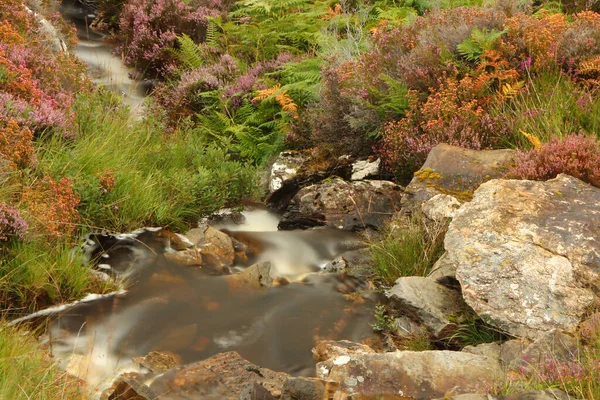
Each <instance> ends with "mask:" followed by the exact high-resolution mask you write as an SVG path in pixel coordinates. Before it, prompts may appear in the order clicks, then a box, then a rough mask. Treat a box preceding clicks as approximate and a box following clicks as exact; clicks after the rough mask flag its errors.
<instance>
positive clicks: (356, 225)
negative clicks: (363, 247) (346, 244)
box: [279, 178, 402, 231]
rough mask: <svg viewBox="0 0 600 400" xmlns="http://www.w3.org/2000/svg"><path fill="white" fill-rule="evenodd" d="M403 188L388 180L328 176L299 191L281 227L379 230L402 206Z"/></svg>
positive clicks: (288, 208) (280, 224)
mask: <svg viewBox="0 0 600 400" xmlns="http://www.w3.org/2000/svg"><path fill="white" fill-rule="evenodd" d="M401 194H402V187H400V186H398V185H396V184H394V183H392V182H388V181H357V182H347V181H345V180H343V179H340V178H331V179H327V180H325V181H323V182H321V183H318V184H315V185H311V186H308V187H306V188H303V189H301V190H300V191H298V193H297V194H296V196H294V198H293V199H292V201H291V202H290V204H289V205H288V207H287V209H286V213H285V214H284V216H283V218H282V219H281V222H280V223H279V229H283V230H286V229H297V228H298V225H299V223H300V224H301V225H302V227H309V226H323V225H326V226H330V227H334V228H339V229H344V230H352V231H358V230H363V229H367V228H373V229H378V228H379V227H381V226H382V225H383V223H384V221H385V220H386V219H388V218H390V217H391V216H392V215H393V213H394V211H396V210H397V209H399V207H400V199H401Z"/></svg>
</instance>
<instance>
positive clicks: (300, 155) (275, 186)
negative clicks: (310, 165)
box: [269, 151, 309, 194]
mask: <svg viewBox="0 0 600 400" xmlns="http://www.w3.org/2000/svg"><path fill="white" fill-rule="evenodd" d="M308 159H309V155H308V153H304V152H300V151H284V152H282V153H280V154H279V155H278V156H277V158H276V159H275V162H273V165H272V166H271V173H270V174H269V194H271V193H273V192H275V191H277V190H279V189H281V187H282V186H283V184H284V182H286V181H288V180H290V179H292V178H294V177H295V176H296V175H297V174H298V170H299V169H300V167H301V166H302V165H303V164H304V163H305V162H307V161H308Z"/></svg>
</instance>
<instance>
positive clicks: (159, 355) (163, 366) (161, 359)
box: [133, 351, 177, 374]
mask: <svg viewBox="0 0 600 400" xmlns="http://www.w3.org/2000/svg"><path fill="white" fill-rule="evenodd" d="M133 362H134V363H136V364H138V365H140V366H141V367H144V368H147V369H148V370H150V371H151V372H154V373H157V374H162V373H163V372H165V371H167V370H169V369H171V368H172V367H174V366H175V365H177V359H176V358H175V356H173V355H171V354H168V353H165V352H160V351H151V352H150V353H148V354H146V355H145V356H144V357H134V358H133Z"/></svg>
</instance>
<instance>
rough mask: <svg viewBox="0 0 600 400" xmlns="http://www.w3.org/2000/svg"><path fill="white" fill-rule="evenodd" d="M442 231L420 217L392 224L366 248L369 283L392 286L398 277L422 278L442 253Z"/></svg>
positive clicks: (441, 226) (405, 218)
mask: <svg viewBox="0 0 600 400" xmlns="http://www.w3.org/2000/svg"><path fill="white" fill-rule="evenodd" d="M446 228H447V225H446V223H434V222H430V221H427V220H426V219H425V217H424V216H423V215H421V214H415V215H413V216H411V217H407V216H401V217H399V218H397V219H395V220H393V221H392V222H391V223H390V224H389V225H388V226H387V227H386V228H385V229H384V230H383V232H382V235H381V239H380V240H378V241H373V242H371V243H370V244H369V247H370V250H371V257H372V259H373V263H372V269H371V274H372V276H373V279H374V280H375V281H377V282H381V283H383V284H386V285H392V284H393V283H394V282H395V281H396V279H398V278H400V277H402V276H426V275H427V274H428V273H429V271H430V270H431V267H433V264H435V262H436V261H437V260H438V259H439V258H440V257H441V255H442V253H443V252H444V243H443V242H444V235H445V233H446Z"/></svg>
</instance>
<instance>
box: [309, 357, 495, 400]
mask: <svg viewBox="0 0 600 400" xmlns="http://www.w3.org/2000/svg"><path fill="white" fill-rule="evenodd" d="M317 377H318V378H321V379H324V380H326V381H328V382H334V383H336V384H337V385H339V386H338V389H337V390H338V392H343V393H346V394H348V395H352V398H363V397H361V396H373V395H380V396H385V395H396V396H398V395H400V396H405V397H406V398H416V399H432V398H436V397H444V396H445V395H446V394H448V393H453V394H461V393H470V392H475V391H477V390H482V389H484V388H487V387H493V386H494V385H497V384H499V383H500V382H501V381H502V371H501V369H500V364H499V362H498V361H497V360H492V359H490V358H487V357H484V356H480V355H475V354H468V353H462V352H456V351H420V352H415V351H396V352H393V353H377V354H354V355H351V356H340V357H337V358H334V359H330V360H328V361H324V362H320V363H318V364H317ZM355 395H356V397H355ZM334 398H335V397H334ZM367 398H368V397H367Z"/></svg>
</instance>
